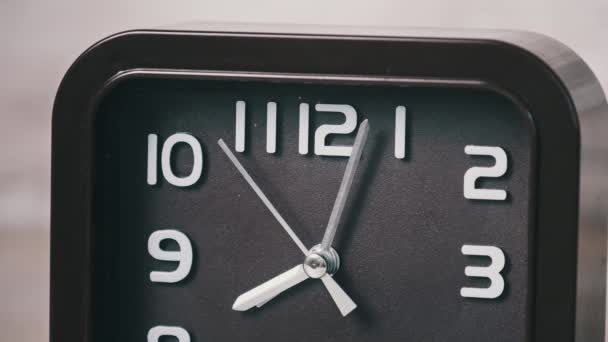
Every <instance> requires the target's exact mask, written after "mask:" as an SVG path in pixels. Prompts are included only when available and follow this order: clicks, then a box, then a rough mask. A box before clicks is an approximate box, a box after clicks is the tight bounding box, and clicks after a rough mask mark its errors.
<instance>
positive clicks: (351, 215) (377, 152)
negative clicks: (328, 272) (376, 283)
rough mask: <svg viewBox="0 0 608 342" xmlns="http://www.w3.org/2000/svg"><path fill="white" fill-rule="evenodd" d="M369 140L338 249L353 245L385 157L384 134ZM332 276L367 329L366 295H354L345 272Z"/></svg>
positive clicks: (352, 284) (354, 314)
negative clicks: (346, 293) (344, 290)
mask: <svg viewBox="0 0 608 342" xmlns="http://www.w3.org/2000/svg"><path fill="white" fill-rule="evenodd" d="M372 141H373V145H371V146H370V147H369V148H368V149H367V151H364V153H363V156H362V160H361V166H360V167H361V169H362V170H363V173H362V174H361V175H360V177H359V180H358V182H357V184H355V185H354V186H355V188H356V190H355V192H354V193H353V194H351V196H350V197H351V198H352V199H353V200H352V201H351V202H350V204H348V208H347V209H346V212H347V213H348V214H347V216H345V220H344V223H342V224H341V225H340V228H339V229H340V231H339V236H337V237H336V243H335V244H334V245H335V246H336V248H337V249H338V250H341V249H343V248H348V246H350V245H352V241H353V238H354V236H355V234H354V232H353V229H357V227H358V225H357V224H356V223H357V221H358V220H359V216H360V213H361V212H362V211H363V209H364V206H365V204H366V203H367V195H368V192H369V188H368V185H369V184H371V183H373V180H374V179H375V178H376V176H377V174H378V173H377V172H376V171H377V170H378V168H379V167H380V165H381V160H382V158H384V157H385V154H384V153H383V151H384V149H385V148H386V145H387V144H388V138H387V135H386V133H385V132H383V131H381V132H378V133H376V134H375V135H374V139H373V140H372ZM366 157H367V158H366ZM335 277H336V279H337V280H338V282H339V283H340V284H341V285H343V287H344V288H345V289H348V294H349V295H350V296H351V297H352V299H353V300H354V301H355V303H357V309H356V310H355V311H353V313H351V314H350V315H352V316H353V318H355V319H356V320H357V321H358V322H359V323H360V324H362V325H364V326H370V325H371V324H372V323H373V321H374V319H373V315H372V313H371V311H370V310H369V309H367V307H368V305H367V302H366V296H362V295H360V294H359V293H358V292H357V290H356V288H357V286H356V284H355V283H354V282H353V281H352V278H350V277H349V275H348V273H346V272H338V273H337V274H336V276H335Z"/></svg>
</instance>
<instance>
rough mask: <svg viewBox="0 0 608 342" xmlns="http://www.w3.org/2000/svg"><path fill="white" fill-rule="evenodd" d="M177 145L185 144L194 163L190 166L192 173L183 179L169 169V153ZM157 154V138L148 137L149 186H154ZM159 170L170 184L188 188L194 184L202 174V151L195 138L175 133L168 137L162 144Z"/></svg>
mask: <svg viewBox="0 0 608 342" xmlns="http://www.w3.org/2000/svg"><path fill="white" fill-rule="evenodd" d="M178 143H186V144H188V145H189V146H190V148H191V149H192V156H193V157H194V158H193V159H194V162H193V165H192V171H190V174H189V175H188V176H185V177H178V176H176V175H175V173H173V168H172V167H171V153H172V152H173V147H175V145H176V144H178ZM157 154H158V136H157V135H156V134H149V135H148V174H147V182H148V184H149V185H155V184H156V182H157V176H156V170H157V168H158V167H157V163H158V161H157ZM160 164H161V169H162V172H163V176H164V177H165V179H166V180H167V182H169V183H170V184H173V185H175V186H179V187H185V186H190V185H192V184H194V183H196V182H197V181H198V180H199V178H200V177H201V173H202V172H203V150H202V148H201V144H200V143H199V142H198V140H196V138H195V137H193V136H191V135H190V134H185V133H175V134H173V135H172V136H170V137H169V138H168V139H167V140H166V141H165V143H164V144H163V149H162V152H161V162H160Z"/></svg>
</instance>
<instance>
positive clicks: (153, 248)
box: [148, 229, 192, 283]
mask: <svg viewBox="0 0 608 342" xmlns="http://www.w3.org/2000/svg"><path fill="white" fill-rule="evenodd" d="M168 239H170V240H174V241H175V242H177V245H178V246H179V251H166V250H163V249H161V247H160V244H161V242H162V241H163V240H168ZM148 253H150V255H151V256H152V257H153V258H154V259H157V260H163V261H177V262H178V265H177V268H176V269H175V270H174V271H169V272H160V271H152V272H150V281H152V282H156V283H177V282H179V281H181V280H183V279H184V278H186V277H187V276H188V274H190V269H191V268H192V244H191V243H190V239H188V237H187V236H186V234H184V233H182V232H180V231H177V230H173V229H168V230H157V231H155V232H154V233H152V234H151V235H150V238H149V239H148Z"/></svg>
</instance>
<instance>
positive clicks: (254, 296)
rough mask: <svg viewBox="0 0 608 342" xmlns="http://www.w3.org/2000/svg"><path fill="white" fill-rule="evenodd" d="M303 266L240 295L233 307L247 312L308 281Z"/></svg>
mask: <svg viewBox="0 0 608 342" xmlns="http://www.w3.org/2000/svg"><path fill="white" fill-rule="evenodd" d="M308 278H309V277H308V274H306V272H305V271H304V267H303V266H302V265H298V266H296V267H294V268H292V269H290V270H289V271H286V272H284V273H281V274H279V275H278V276H276V277H274V278H272V279H270V280H268V281H267V282H265V283H262V284H261V285H258V286H257V287H255V288H253V289H251V290H249V291H247V292H245V293H243V294H242V295H240V296H239V297H238V298H237V299H236V300H235V301H234V304H233V305H232V309H233V310H236V311H246V310H249V309H251V308H252V307H254V306H258V307H259V306H262V305H264V304H266V303H267V302H268V301H270V300H272V299H273V298H274V297H276V296H278V295H279V294H281V293H283V292H284V291H286V290H288V289H290V288H291V287H293V286H296V285H298V284H299V283H301V282H303V281H304V280H306V279H308Z"/></svg>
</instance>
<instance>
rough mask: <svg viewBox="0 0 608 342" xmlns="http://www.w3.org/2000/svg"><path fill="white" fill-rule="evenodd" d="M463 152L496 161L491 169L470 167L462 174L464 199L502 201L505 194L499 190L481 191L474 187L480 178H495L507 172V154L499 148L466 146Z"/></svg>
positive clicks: (505, 197) (505, 196)
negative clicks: (491, 158) (488, 157)
mask: <svg viewBox="0 0 608 342" xmlns="http://www.w3.org/2000/svg"><path fill="white" fill-rule="evenodd" d="M464 152H465V153H466V154H468V155H475V156H490V157H493V158H494V160H495V161H496V164H494V166H491V167H479V166H476V167H472V168H470V169H468V170H467V172H466V173H465V174H464V197H465V198H467V199H480V200H494V201H504V200H505V199H507V192H506V191H505V190H500V189H481V188H477V187H476V184H475V183H476V182H477V179H479V178H481V177H489V178H497V177H501V176H503V175H504V174H505V173H506V172H507V153H506V152H505V150H503V149H502V148H500V147H494V146H475V145H467V146H466V147H465V148H464Z"/></svg>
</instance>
